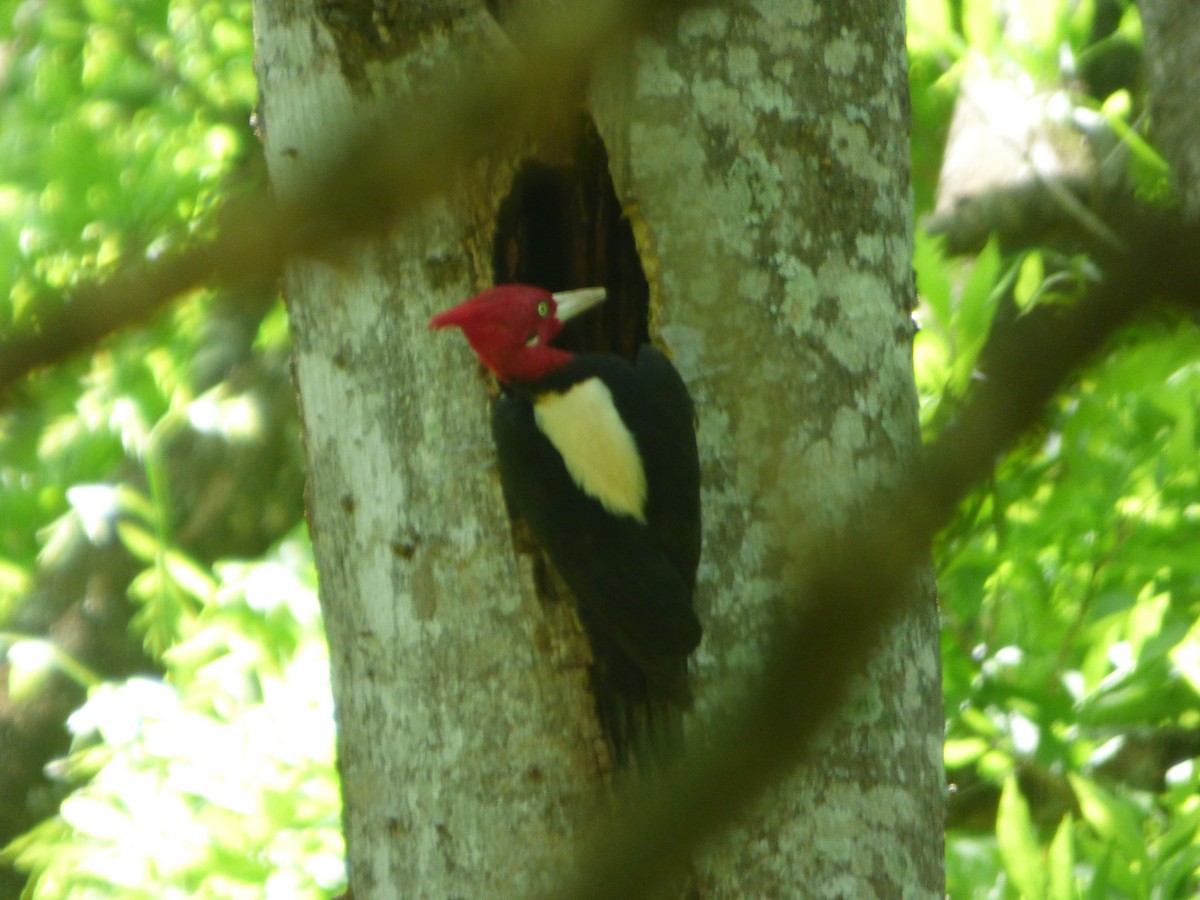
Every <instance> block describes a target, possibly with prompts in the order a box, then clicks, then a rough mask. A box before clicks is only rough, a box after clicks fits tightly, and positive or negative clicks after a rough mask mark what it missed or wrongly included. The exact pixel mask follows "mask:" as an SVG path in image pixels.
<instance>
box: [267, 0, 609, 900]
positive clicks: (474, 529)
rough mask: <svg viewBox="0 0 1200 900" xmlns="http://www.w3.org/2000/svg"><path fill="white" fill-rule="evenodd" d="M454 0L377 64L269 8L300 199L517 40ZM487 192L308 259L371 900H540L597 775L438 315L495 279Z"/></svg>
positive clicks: (275, 163)
mask: <svg viewBox="0 0 1200 900" xmlns="http://www.w3.org/2000/svg"><path fill="white" fill-rule="evenodd" d="M432 6H433V5H432V4H422V5H420V7H419V8H417V7H414V11H413V12H412V13H411V14H408V13H403V15H409V16H410V19H411V20H410V21H394V22H392V23H391V27H392V28H393V29H395V33H397V34H403V35H407V37H406V41H407V42H408V45H407V47H406V49H405V50H404V52H402V53H397V56H396V59H395V60H394V61H393V62H380V61H379V60H371V61H370V62H371V63H372V64H371V65H370V66H368V65H367V63H368V62H369V60H367V59H366V58H364V53H365V51H366V50H367V49H369V48H371V47H373V46H376V45H374V44H371V43H370V42H366V41H360V42H358V43H357V44H356V43H354V42H353V41H352V40H351V38H350V36H349V34H348V33H347V32H344V31H343V32H342V33H339V34H337V37H338V42H335V40H334V32H333V31H331V30H330V28H329V27H327V24H326V23H324V22H322V21H321V20H320V19H319V17H318V10H319V9H325V10H328V8H329V7H328V5H326V4H321V3H317V2H315V0H314V2H304V3H298V4H293V3H276V2H271V0H261V2H259V3H257V4H256V9H255V12H256V29H257V35H258V48H257V49H258V68H259V73H260V83H261V87H262V109H261V117H262V120H263V128H264V133H265V134H264V142H265V148H266V154H267V160H268V165H269V167H270V173H271V178H272V183H273V185H274V187H275V190H276V192H277V193H278V194H279V195H280V196H281V198H282V199H286V198H287V197H288V196H289V195H291V194H292V193H294V192H295V191H297V190H298V189H299V188H300V186H301V185H303V184H304V181H305V179H306V178H311V177H312V175H313V173H314V172H315V171H316V167H317V166H319V164H320V163H321V162H322V161H323V160H324V159H325V158H326V156H327V154H328V152H329V151H330V150H331V149H332V147H333V146H334V145H335V142H336V141H338V140H339V139H341V138H343V137H344V136H345V135H346V134H347V133H348V132H349V131H350V130H351V129H352V128H353V127H354V126H355V125H357V124H359V123H361V122H362V121H363V120H364V119H365V117H367V116H369V115H370V114H371V106H370V102H371V98H373V97H384V98H386V97H388V96H389V92H390V96H392V97H394V96H395V93H396V92H397V91H398V90H407V91H422V90H428V89H429V85H428V84H427V83H423V82H422V81H421V78H422V75H421V73H422V72H423V71H430V70H433V71H440V72H443V73H444V71H445V70H446V69H447V68H449V65H450V60H451V59H452V58H453V56H454V54H455V53H457V52H460V51H461V48H462V47H463V46H465V45H472V46H476V47H484V48H486V47H488V46H489V45H500V44H501V43H502V39H501V36H500V35H499V31H498V29H497V28H496V27H495V23H494V22H492V21H491V20H490V19H488V17H487V16H485V15H476V16H465V17H463V18H461V19H458V20H455V21H453V22H452V23H451V24H447V23H449V22H450V18H451V17H450V16H449V14H447V15H446V16H444V17H442V19H441V20H439V19H438V18H437V17H436V16H433V14H432V12H431V8H432ZM447 6H448V7H458V6H461V4H455V3H448V4H447ZM405 8H407V6H406V7H405ZM424 16H429V17H430V18H427V19H423V17H424ZM367 24H368V25H369V24H370V23H369V22H368V23H367ZM333 26H334V27H335V29H336V28H350V27H351V24H350V23H346V22H345V21H344V20H340V19H339V20H338V21H336V22H334V23H333ZM393 49H394V48H393ZM355 53H357V54H358V56H357V57H355V56H353V54H355ZM355 64H356V65H355ZM481 208H482V209H484V210H485V213H484V214H485V215H489V214H490V213H488V212H487V210H488V208H489V198H488V196H487V193H486V189H485V186H483V185H481V184H479V183H476V184H473V185H469V186H467V187H465V188H464V189H463V190H462V191H460V192H458V193H456V194H455V195H453V196H450V197H447V198H445V199H444V200H441V201H438V202H436V203H433V204H431V205H429V206H428V207H427V208H426V209H425V211H424V212H423V213H422V214H421V215H420V216H419V217H416V218H414V219H413V220H412V221H410V222H408V223H406V224H405V226H404V227H402V228H399V229H397V230H395V232H394V233H391V234H388V235H385V236H381V237H379V238H378V239H375V240H372V241H369V242H366V243H365V244H362V245H359V246H357V247H356V248H355V249H354V250H353V251H351V252H349V253H347V254H345V255H344V256H342V257H341V258H339V259H337V260H334V261H331V262H325V261H318V260H296V261H294V262H292V263H291V264H290V265H289V266H288V269H287V273H286V277H285V284H284V293H285V296H286V297H287V300H288V304H289V312H290V318H291V327H292V336H293V353H294V367H295V377H296V382H297V386H298V388H299V393H300V401H301V410H302V417H303V426H304V440H305V446H306V451H307V456H308V467H309V488H308V506H309V526H310V530H311V533H312V539H313V544H314V551H315V554H316V559H317V565H318V570H319V572H320V593H321V603H322V609H323V611H324V616H325V626H326V630H327V633H328V637H329V644H330V656H331V668H332V674H333V682H334V683H333V690H334V698H335V702H336V708H337V722H338V757H339V768H340V772H341V776H342V792H343V799H344V804H345V815H344V822H345V830H346V841H347V847H348V854H349V873H350V884H351V887H352V891H353V895H354V897H355V898H357V900H370V898H394V897H396V896H399V895H402V894H403V895H409V892H410V891H411V892H412V895H419V896H425V897H452V896H459V897H488V896H491V897H522V896H531V895H532V894H534V893H535V892H536V891H537V890H539V889H541V888H544V887H545V886H546V884H547V883H548V880H549V879H551V878H552V877H553V876H554V874H555V873H557V872H559V871H562V870H563V869H564V868H565V867H566V866H568V865H569V855H570V849H571V845H572V839H573V837H574V835H575V833H576V831H577V825H576V817H578V816H579V815H580V814H581V813H582V812H583V811H585V810H586V809H587V807H588V803H587V798H588V797H590V796H591V795H592V794H593V793H595V782H596V778H595V773H596V771H597V768H598V754H597V750H596V748H597V739H596V730H595V726H594V724H593V722H592V721H591V719H590V718H589V717H588V715H587V710H588V709H589V698H588V697H587V694H586V680H585V668H584V666H585V663H586V658H585V656H584V653H585V649H584V645H583V643H582V639H581V637H580V636H579V634H578V628H577V627H575V626H574V625H573V622H572V621H571V619H570V612H569V610H567V609H566V608H565V607H563V606H562V605H559V607H557V608H553V607H552V608H547V607H544V606H542V605H541V604H540V603H539V601H538V595H537V592H536V591H535V590H534V588H533V585H532V578H531V572H530V567H529V564H528V559H529V557H528V556H527V555H525V556H521V555H518V554H516V553H514V544H513V538H512V532H511V528H510V523H509V521H508V518H507V516H506V513H505V505H504V501H503V498H502V496H501V492H500V488H499V483H498V481H497V479H496V477H495V473H494V470H493V451H492V446H491V438H490V435H489V431H488V396H487V390H486V387H485V385H486V382H485V380H484V378H483V377H482V373H481V370H480V369H479V367H478V366H477V365H476V364H475V363H474V362H473V360H472V358H471V356H470V353H469V351H468V349H467V348H466V346H465V345H463V344H462V343H461V342H452V341H449V340H439V339H438V338H437V337H435V336H433V335H430V334H429V333H428V332H427V331H426V323H427V321H428V319H429V316H430V315H431V313H432V312H433V311H435V310H437V309H440V308H444V307H447V306H449V305H451V304H453V303H455V302H457V301H459V300H461V299H462V298H463V297H465V296H467V295H469V294H470V293H472V292H473V291H474V290H475V289H476V288H477V287H479V286H480V285H481V284H482V283H483V282H484V281H486V280H487V279H488V278H489V277H490V273H488V272H486V271H484V270H483V269H482V268H481V265H480V262H479V260H480V259H481V258H482V259H486V258H487V252H486V250H485V247H486V231H485V230H483V228H482V227H481V226H482V225H483V224H484V223H482V222H480V221H477V220H476V217H477V216H478V215H479V213H478V210H479V209H481Z"/></svg>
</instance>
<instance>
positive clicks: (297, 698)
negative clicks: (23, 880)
mask: <svg viewBox="0 0 1200 900" xmlns="http://www.w3.org/2000/svg"><path fill="white" fill-rule="evenodd" d="M179 562H180V563H181V566H180V567H171V568H170V569H168V571H167V572H166V573H165V576H164V577H166V578H169V579H172V580H174V577H175V575H178V574H180V573H186V574H184V577H183V579H182V580H181V581H176V583H175V588H176V589H177V590H179V591H181V592H186V593H191V594H193V599H194V600H195V601H196V604H197V607H198V611H197V613H196V615H195V616H193V617H192V618H191V619H190V620H189V622H188V623H187V624H186V625H185V626H184V627H182V628H181V629H180V634H179V635H178V636H177V640H176V641H174V642H173V644H172V646H171V648H170V650H169V651H168V652H167V653H166V654H165V658H166V671H165V674H164V676H163V677H162V678H161V679H151V678H146V677H135V678H131V679H129V680H128V681H125V682H123V683H119V684H114V683H105V684H100V685H97V686H96V687H94V688H93V689H92V690H91V691H90V693H89V696H88V701H87V703H86V704H84V706H82V707H81V708H80V709H79V710H78V711H77V712H75V713H74V715H72V717H71V720H70V723H69V724H70V728H71V732H72V734H73V735H74V746H73V749H72V752H71V754H70V755H69V756H68V757H67V758H66V759H65V760H64V761H63V762H62V763H61V764H60V765H59V766H58V769H59V771H60V772H61V773H62V777H63V779H64V780H65V781H67V782H69V783H71V784H73V785H76V787H75V789H74V790H73V791H72V792H71V793H70V794H69V796H68V797H67V798H66V799H65V800H64V801H63V804H62V808H61V812H60V814H59V815H58V816H57V817H55V818H52V819H49V820H47V821H46V822H44V823H42V824H41V825H39V826H38V827H37V828H35V829H34V830H33V831H31V832H29V833H28V834H26V835H24V836H23V837H21V838H19V839H18V840H16V841H15V842H13V844H12V845H11V846H9V847H8V848H7V849H6V850H5V851H4V853H3V855H2V856H0V858H3V859H7V860H9V861H13V862H15V863H16V864H17V865H18V866H19V867H20V868H22V869H24V870H27V871H29V872H30V873H32V876H33V880H32V881H31V883H30V887H29V893H28V896H29V897H31V898H57V897H61V898H66V897H71V898H82V897H115V896H120V897H147V898H151V897H169V896H187V897H212V898H228V897H261V896H277V897H289V898H306V897H312V898H318V897H329V896H333V895H334V894H336V893H337V892H338V890H339V889H340V888H341V887H342V886H343V882H344V873H343V867H342V866H343V864H342V854H343V848H342V839H341V830H340V825H341V823H340V815H341V803H340V797H339V793H338V781H337V776H336V771H335V767H334V728H333V706H332V698H331V697H330V693H329V671H328V659H327V653H326V648H325V641H324V634H323V632H322V629H321V620H320V611H319V607H318V605H317V599H316V590H315V584H316V573H315V571H314V568H313V565H312V560H311V556H310V550H309V545H308V542H307V539H306V537H305V536H304V535H303V534H302V533H298V534H296V535H294V536H293V537H291V538H289V539H288V540H286V541H285V542H284V543H283V544H282V545H281V546H280V547H279V548H278V549H277V550H276V551H275V552H273V553H272V554H271V555H269V556H268V557H267V558H265V559H264V560H261V561H259V562H252V563H224V564H221V565H218V566H217V567H216V568H215V570H214V571H213V572H212V573H207V572H204V571H202V569H201V567H199V566H197V565H196V564H195V563H193V562H191V561H188V560H186V559H182V558H180V559H179ZM197 588H202V589H201V590H199V591H197Z"/></svg>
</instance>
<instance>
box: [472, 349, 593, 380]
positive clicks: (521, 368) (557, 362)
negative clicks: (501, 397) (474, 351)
mask: <svg viewBox="0 0 1200 900" xmlns="http://www.w3.org/2000/svg"><path fill="white" fill-rule="evenodd" d="M479 355H480V356H481V357H483V361H484V364H485V365H487V367H488V368H489V369H491V370H492V372H493V373H495V375H496V377H497V378H498V379H500V382H501V383H502V384H510V385H517V384H533V383H535V382H538V381H541V380H542V379H543V378H548V377H550V376H551V375H553V374H555V373H556V372H561V371H562V370H563V369H565V368H566V367H567V366H568V365H569V364H570V362H571V360H572V359H574V355H573V354H571V353H568V352H567V351H566V350H560V349H558V348H557V347H550V346H547V345H542V344H534V345H533V346H531V347H521V348H520V349H519V350H517V351H516V352H515V353H510V354H507V355H506V356H503V357H500V358H495V359H488V358H487V357H486V356H484V354H483V353H480V354H479Z"/></svg>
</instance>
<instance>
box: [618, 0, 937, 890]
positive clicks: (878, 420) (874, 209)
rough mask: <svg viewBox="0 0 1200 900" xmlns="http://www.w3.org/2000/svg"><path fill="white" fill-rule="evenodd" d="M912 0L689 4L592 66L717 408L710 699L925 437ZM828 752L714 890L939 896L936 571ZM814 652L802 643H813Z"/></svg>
mask: <svg viewBox="0 0 1200 900" xmlns="http://www.w3.org/2000/svg"><path fill="white" fill-rule="evenodd" d="M907 90H908V86H907V80H906V77H905V63H904V13H903V6H902V4H900V3H896V2H891V0H871V2H867V0H860V2H852V3H845V4H840V3H839V4H830V3H817V2H799V3H797V2H785V0H755V2H749V3H733V2H729V3H722V4H718V5H715V6H713V7H709V8H705V9H703V10H698V11H696V12H693V13H689V14H687V15H685V16H684V18H683V20H682V21H681V23H680V26H679V27H678V29H675V30H673V31H671V32H670V33H668V34H665V35H661V36H657V37H655V38H653V39H649V38H647V39H642V40H639V41H637V42H636V43H635V45H634V46H633V47H632V48H631V49H630V52H629V53H628V54H627V55H626V56H625V57H624V58H622V59H620V60H611V61H608V63H607V64H606V65H605V66H604V70H603V73H602V75H601V77H600V78H599V79H598V86H597V89H596V95H597V101H598V103H597V106H598V114H597V120H598V122H599V124H600V127H601V132H602V133H603V134H604V135H605V137H606V138H607V139H608V142H609V152H610V155H611V157H612V159H613V168H614V176H615V180H616V183H617V188H618V193H619V195H620V196H621V198H622V201H623V202H624V204H625V206H626V209H627V211H628V213H629V214H630V215H631V216H632V217H633V221H634V231H635V234H637V235H638V237H639V248H640V250H641V252H642V257H643V263H644V265H645V268H646V271H647V273H648V274H649V275H650V280H651V295H652V298H654V300H655V301H656V310H657V320H658V321H659V323H660V326H661V327H660V334H661V335H662V337H663V338H664V339H665V341H666V343H667V344H668V345H669V346H670V348H671V349H672V350H673V351H674V352H675V355H676V360H677V362H678V364H679V366H680V368H681V370H682V371H683V374H684V377H685V378H686V379H687V380H688V381H689V383H690V384H691V386H692V390H693V393H694V395H695V397H696V400H697V404H698V408H699V410H700V420H701V421H700V437H701V446H702V450H701V452H702V456H703V460H704V509H705V520H706V523H707V527H706V531H705V543H704V558H703V562H702V564H701V581H702V589H701V605H702V612H703V617H704V619H705V622H706V629H707V630H706V637H705V641H704V644H703V645H702V647H701V649H700V651H699V655H698V659H699V662H700V670H701V674H702V682H703V689H702V693H701V696H702V707H704V708H709V709H715V708H719V707H720V706H721V705H722V702H723V699H724V698H725V697H727V696H730V690H731V689H732V688H733V687H734V686H736V685H737V684H738V683H739V682H740V681H741V680H743V677H744V676H746V675H748V674H749V673H751V672H753V671H755V669H756V667H757V666H758V665H759V663H760V661H761V658H762V653H761V648H762V646H763V644H764V642H765V639H766V638H767V635H764V634H763V629H764V626H765V625H767V624H769V623H770V622H772V621H773V615H774V614H775V613H777V612H778V611H779V609H780V608H781V607H786V606H787V605H789V604H799V603H804V602H805V598H803V597H797V596H794V595H793V594H792V593H791V592H790V591H789V585H793V584H796V583H797V581H798V576H797V573H798V572H800V571H802V570H803V568H804V567H805V565H806V563H807V561H809V560H811V559H813V558H819V557H820V555H821V553H822V547H820V546H815V545H814V542H813V539H812V538H813V536H814V535H818V534H820V533H821V532H822V531H825V530H827V529H829V528H830V527H833V528H836V527H838V524H839V523H842V522H845V521H847V520H848V519H850V518H851V517H857V516H870V515H871V510H870V509H869V508H864V507H863V505H862V503H863V500H864V498H866V497H867V496H868V495H869V494H870V493H871V491H872V490H873V489H875V488H877V487H878V486H879V485H881V484H885V483H886V482H887V481H888V480H889V479H891V478H893V477H894V475H895V474H896V473H897V472H898V470H899V467H900V465H901V464H902V463H903V462H904V461H905V460H907V459H909V458H910V457H911V456H912V454H913V452H914V451H915V449H916V447H917V444H918V433H917V416H916V396H915V390H914V387H913V380H912V365H911V355H910V350H911V343H910V339H911V334H912V327H911V322H910V316H909V312H910V308H911V304H912V302H913V299H914V298H913V285H912V273H911V262H910V260H911V243H910V242H911V237H910V219H911V209H910V204H909V194H908V177H907V173H908V142H907V135H908V130H907V129H908V106H907ZM912 590H913V591H914V593H915V595H916V596H917V597H918V598H919V599H918V600H917V602H915V603H913V604H912V606H911V611H910V612H909V613H908V614H907V615H906V616H905V617H904V618H903V619H902V620H901V622H900V624H899V625H898V626H897V627H896V628H894V629H893V630H892V631H891V633H890V636H889V640H888V644H887V646H886V648H885V649H884V651H883V653H882V654H881V655H879V656H878V657H877V658H876V659H875V660H874V662H873V664H872V665H871V668H870V671H869V672H868V673H867V674H866V675H865V677H863V678H862V680H861V683H860V684H858V685H857V687H856V690H855V695H856V696H855V700H854V701H853V703H852V704H851V705H850V707H849V708H847V709H846V711H845V713H844V715H843V716H842V717H841V720H840V722H839V723H838V725H837V727H836V728H835V729H834V730H833V733H831V734H829V735H828V736H827V738H826V739H825V741H824V751H823V752H822V753H821V754H820V759H819V761H818V762H817V763H816V764H815V765H812V766H806V767H804V768H803V769H802V770H800V771H798V772H796V773H795V775H794V776H793V777H792V778H791V779H790V780H788V781H787V782H786V783H785V784H782V785H780V786H779V787H778V788H777V789H776V790H775V791H774V792H772V794H773V795H772V796H771V798H770V799H769V800H767V801H766V802H764V803H762V804H760V806H759V808H758V809H757V811H756V812H755V813H754V814H753V815H752V816H749V817H747V818H746V819H745V820H744V821H743V822H742V823H741V824H740V826H739V827H738V828H736V829H735V830H733V831H732V832H731V833H730V834H729V836H728V837H727V839H726V840H725V841H723V842H722V844H721V845H720V846H719V847H717V848H716V849H715V850H714V851H713V852H711V853H710V854H709V855H708V857H707V859H706V860H705V862H704V864H703V866H702V870H703V874H702V876H701V887H702V889H703V891H704V893H705V894H706V895H710V896H726V897H748V896H763V897H765V896H776V897H784V896H810V897H816V896H824V897H871V896H876V897H899V896H925V897H934V896H941V895H942V798H943V796H944V790H943V781H942V763H941V735H942V722H941V691H940V687H941V684H940V668H939V654H938V621H937V615H936V609H935V603H934V597H933V591H932V579H931V578H930V577H928V576H925V577H922V578H921V579H920V583H919V584H915V585H914V586H913V588H912ZM800 652H803V651H802V650H801V651H800Z"/></svg>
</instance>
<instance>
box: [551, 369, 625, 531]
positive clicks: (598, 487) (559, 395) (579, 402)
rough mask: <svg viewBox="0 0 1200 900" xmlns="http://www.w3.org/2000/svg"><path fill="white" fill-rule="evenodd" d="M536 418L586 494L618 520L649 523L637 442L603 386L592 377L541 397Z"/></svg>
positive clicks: (608, 391) (598, 380)
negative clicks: (627, 517) (630, 518)
mask: <svg viewBox="0 0 1200 900" xmlns="http://www.w3.org/2000/svg"><path fill="white" fill-rule="evenodd" d="M533 415H534V421H535V422H536V423H537V427H538V428H539V429H540V430H541V432H542V434H544V435H545V436H546V438H547V440H549V441H550V443H551V444H553V445H554V448H555V449H556V450H557V451H558V452H559V454H560V455H561V456H562V458H563V462H564V463H565V464H566V467H567V472H568V473H569V474H570V476H571V478H572V479H573V480H574V482H575V484H577V485H578V486H579V489H580V490H582V491H583V492H584V493H585V494H587V495H589V496H591V497H593V498H594V499H596V500H597V501H599V502H600V504H601V505H602V506H603V507H604V508H605V509H606V510H608V511H609V512H610V513H613V514H614V515H626V516H631V517H632V518H634V519H636V520H637V521H639V522H642V523H644V522H645V521H646V471H645V468H644V467H643V465H642V458H641V455H640V454H639V453H638V448H637V441H636V440H635V439H634V436H633V434H632V433H631V432H630V430H629V428H628V426H627V425H626V424H625V422H624V420H622V418H621V414H620V413H619V412H618V411H617V407H616V404H615V403H614V402H613V396H612V392H611V391H610V390H609V389H608V386H607V385H605V383H604V382H603V381H601V380H600V379H599V378H594V377H593V378H588V379H585V380H584V381H580V382H578V383H577V384H573V385H571V386H570V387H569V388H567V389H566V390H564V391H549V392H546V393H544V394H540V395H538V396H537V397H535V398H534V401H533Z"/></svg>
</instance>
